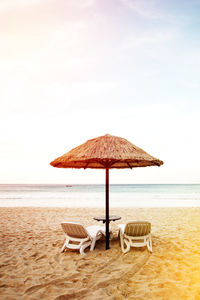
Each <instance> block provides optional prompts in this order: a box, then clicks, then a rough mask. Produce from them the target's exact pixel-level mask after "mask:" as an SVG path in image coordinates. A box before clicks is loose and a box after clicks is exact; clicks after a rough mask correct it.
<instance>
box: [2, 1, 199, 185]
mask: <svg viewBox="0 0 200 300" xmlns="http://www.w3.org/2000/svg"><path fill="white" fill-rule="evenodd" d="M199 96H200V1H199V0H190V1H186V0H168V1H164V0H109V1H107V0H59V1H57V0H29V1H27V0H1V1H0V166H1V167H0V183H2V184H4V183H26V184H28V183H38V184H43V183H50V184H51V183H66V184H70V183H72V184H75V183H80V184H85V183H97V184H98V183H104V181H105V174H104V173H105V172H104V171H103V170H89V169H88V170H75V169H72V170H71V169H57V168H53V167H52V166H50V165H49V163H50V162H51V161H52V160H54V159H55V158H57V157H58V156H61V155H63V154H64V153H66V152H68V151H69V150H71V149H72V148H74V147H76V146H78V145H80V144H82V143H84V142H85V141H87V140H88V139H91V138H94V137H98V136H101V135H105V134H112V135H116V136H120V137H123V138H126V139H127V140H129V141H130V142H132V143H133V144H135V145H137V146H138V147H140V148H142V149H143V150H145V151H146V152H148V153H149V154H151V155H152V156H154V157H156V158H158V159H161V160H163V161H164V165H163V166H161V167H159V168H158V167H148V168H136V169H133V170H111V171H110V182H111V183H132V184H134V183H200V155H199V152H200V138H199V130H200V97H199Z"/></svg>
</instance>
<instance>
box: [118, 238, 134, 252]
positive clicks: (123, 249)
mask: <svg viewBox="0 0 200 300" xmlns="http://www.w3.org/2000/svg"><path fill="white" fill-rule="evenodd" d="M124 243H125V244H126V249H125V248H124ZM120 244H121V249H122V252H123V253H127V252H128V251H129V250H130V247H131V246H130V242H129V241H127V240H126V239H124V238H123V234H121V233H120Z"/></svg>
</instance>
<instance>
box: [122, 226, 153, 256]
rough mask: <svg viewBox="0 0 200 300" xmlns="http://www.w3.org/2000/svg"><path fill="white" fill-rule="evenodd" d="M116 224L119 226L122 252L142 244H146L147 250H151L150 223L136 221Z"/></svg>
mask: <svg viewBox="0 0 200 300" xmlns="http://www.w3.org/2000/svg"><path fill="white" fill-rule="evenodd" d="M117 226H118V227H119V236H120V243H121V249H122V251H123V252H124V253H127V252H128V251H129V250H130V247H143V246H147V248H148V250H149V251H150V252H152V239H151V223H149V222H145V221H143V222H141V221H138V222H129V223H127V224H118V225H117ZM124 244H125V245H126V247H124Z"/></svg>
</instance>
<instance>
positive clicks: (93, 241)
mask: <svg viewBox="0 0 200 300" xmlns="http://www.w3.org/2000/svg"><path fill="white" fill-rule="evenodd" d="M96 240H97V239H96V238H93V240H92V242H91V246H90V251H93V250H94V247H95V244H96Z"/></svg>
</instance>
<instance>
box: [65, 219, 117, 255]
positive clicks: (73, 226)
mask: <svg viewBox="0 0 200 300" xmlns="http://www.w3.org/2000/svg"><path fill="white" fill-rule="evenodd" d="M61 226H62V229H63V231H64V232H65V236H66V240H65V243H64V245H63V247H62V250H61V252H64V250H65V248H69V249H78V250H80V254H83V255H84V254H85V253H84V250H85V249H86V248H87V247H89V246H90V251H93V250H94V247H95V243H96V241H97V240H98V239H100V238H101V237H102V236H103V235H104V236H105V227H104V226H96V225H94V226H88V227H86V228H85V227H84V226H83V225H81V224H78V223H73V222H63V223H61ZM110 234H111V236H112V232H110Z"/></svg>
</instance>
